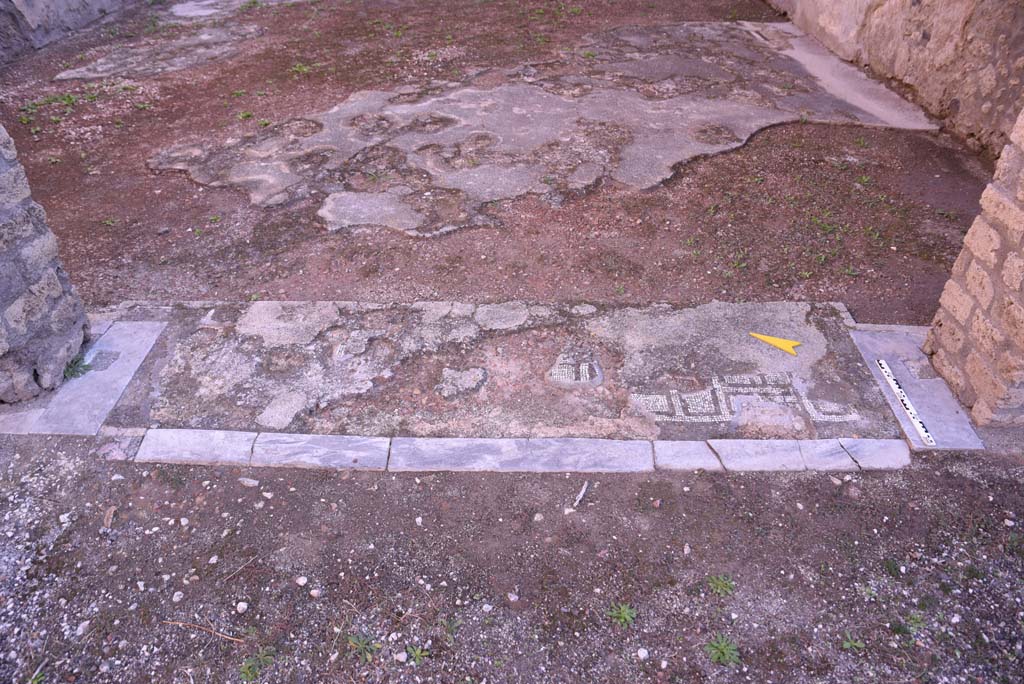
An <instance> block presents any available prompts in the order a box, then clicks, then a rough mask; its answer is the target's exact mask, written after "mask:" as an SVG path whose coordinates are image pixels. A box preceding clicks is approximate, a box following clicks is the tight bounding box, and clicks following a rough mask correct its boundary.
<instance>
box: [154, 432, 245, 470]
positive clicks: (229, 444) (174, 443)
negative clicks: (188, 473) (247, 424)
mask: <svg viewBox="0 0 1024 684" xmlns="http://www.w3.org/2000/svg"><path fill="white" fill-rule="evenodd" d="M256 436H257V433H255V432H234V431H228V430H174V429H167V430H164V429H154V430H148V431H147V432H146V436H145V437H143V438H142V445H141V446H140V447H139V451H138V452H137V453H136V454H135V460H136V461H137V462H146V463H180V464H184V465H231V466H248V465H249V461H250V459H251V458H252V451H253V444H254V443H255V441H256Z"/></svg>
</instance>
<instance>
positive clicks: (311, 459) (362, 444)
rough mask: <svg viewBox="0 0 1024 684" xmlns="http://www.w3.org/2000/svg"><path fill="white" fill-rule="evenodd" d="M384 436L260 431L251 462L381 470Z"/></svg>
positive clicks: (384, 455)
mask: <svg viewBox="0 0 1024 684" xmlns="http://www.w3.org/2000/svg"><path fill="white" fill-rule="evenodd" d="M390 444H391V440H390V439H388V438H387V437H353V436H342V435H293V434H283V433H274V432H261V433H260V435H259V436H258V437H257V438H256V443H255V446H254V447H253V450H252V464H251V465H252V466H253V467H264V466H277V467H291V468H325V469H339V470H340V469H346V468H358V469H365V470H384V469H385V468H386V467H387V465H388V450H389V448H390Z"/></svg>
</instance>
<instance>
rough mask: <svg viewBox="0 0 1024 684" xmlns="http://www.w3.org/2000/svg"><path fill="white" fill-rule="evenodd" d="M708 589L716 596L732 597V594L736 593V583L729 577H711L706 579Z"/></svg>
mask: <svg viewBox="0 0 1024 684" xmlns="http://www.w3.org/2000/svg"><path fill="white" fill-rule="evenodd" d="M708 589H710V590H711V593H712V594H715V595H716V596H722V597H725V596H732V593H733V592H734V591H736V583H735V582H733V581H732V577H729V575H712V576H711V577H708Z"/></svg>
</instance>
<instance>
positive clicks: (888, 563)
mask: <svg viewBox="0 0 1024 684" xmlns="http://www.w3.org/2000/svg"><path fill="white" fill-rule="evenodd" d="M882 567H883V568H884V569H885V574H887V575H889V577H892V578H893V579H899V578H900V575H902V574H903V573H902V572H900V563H899V561H897V560H894V559H892V558H886V559H885V560H884V561H882Z"/></svg>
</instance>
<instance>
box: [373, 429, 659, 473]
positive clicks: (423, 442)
mask: <svg viewBox="0 0 1024 684" xmlns="http://www.w3.org/2000/svg"><path fill="white" fill-rule="evenodd" d="M653 468H654V457H653V453H652V450H651V444H650V443H649V442H644V441H640V440H599V439H565V438H560V439H461V438H450V439H449V438H436V437H396V438H394V439H393V440H392V442H391V460H390V463H389V464H388V469H389V470H392V471H432V470H468V471H509V472H642V471H649V470H653Z"/></svg>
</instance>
